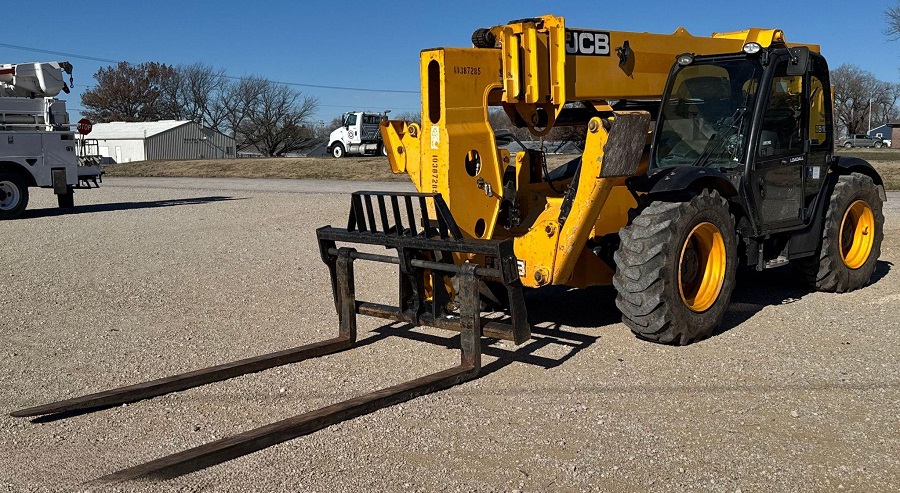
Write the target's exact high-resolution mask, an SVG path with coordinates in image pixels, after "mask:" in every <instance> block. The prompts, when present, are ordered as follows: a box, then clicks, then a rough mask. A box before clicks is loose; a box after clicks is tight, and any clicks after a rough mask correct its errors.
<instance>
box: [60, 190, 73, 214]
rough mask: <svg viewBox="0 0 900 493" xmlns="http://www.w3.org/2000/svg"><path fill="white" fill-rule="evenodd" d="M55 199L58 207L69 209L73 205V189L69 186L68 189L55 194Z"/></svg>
mask: <svg viewBox="0 0 900 493" xmlns="http://www.w3.org/2000/svg"><path fill="white" fill-rule="evenodd" d="M56 201H57V203H58V204H59V208H60V209H71V208H73V207H75V191H74V190H72V187H69V191H68V192H66V193H61V194H59V195H57V196H56Z"/></svg>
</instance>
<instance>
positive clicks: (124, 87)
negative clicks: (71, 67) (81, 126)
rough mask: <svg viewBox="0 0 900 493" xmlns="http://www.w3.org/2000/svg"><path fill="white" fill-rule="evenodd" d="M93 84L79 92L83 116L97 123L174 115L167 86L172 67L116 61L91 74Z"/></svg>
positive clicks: (170, 83)
mask: <svg viewBox="0 0 900 493" xmlns="http://www.w3.org/2000/svg"><path fill="white" fill-rule="evenodd" d="M94 79H95V80H96V81H97V85H96V86H95V87H93V88H91V89H88V90H87V91H85V92H84V93H83V94H82V95H81V104H82V105H83V106H84V107H85V111H84V116H86V117H87V118H90V119H91V120H94V121H97V122H111V121H126V122H140V121H154V120H160V119H168V118H176V117H177V115H175V114H173V109H174V105H173V104H172V101H171V99H170V98H171V87H172V84H173V83H174V80H175V79H176V71H175V69H174V68H173V67H171V66H169V65H165V64H161V63H157V62H147V63H141V64H139V65H133V64H129V63H126V62H119V63H118V64H117V65H116V66H110V67H103V68H100V70H98V71H97V73H95V74H94Z"/></svg>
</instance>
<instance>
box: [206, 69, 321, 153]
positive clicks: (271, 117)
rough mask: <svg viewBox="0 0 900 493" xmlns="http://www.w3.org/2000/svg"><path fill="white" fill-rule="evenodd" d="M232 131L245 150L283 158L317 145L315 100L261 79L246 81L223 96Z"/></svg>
mask: <svg viewBox="0 0 900 493" xmlns="http://www.w3.org/2000/svg"><path fill="white" fill-rule="evenodd" d="M223 96H224V98H223V100H224V103H223V104H224V105H225V106H226V108H227V116H226V119H227V120H228V124H229V127H230V128H231V129H232V131H233V132H234V136H235V140H236V141H237V142H238V145H239V146H240V147H242V148H244V149H246V148H250V147H253V148H256V150H258V151H259V152H260V153H262V154H263V155H265V156H282V155H284V154H287V153H290V152H296V151H300V150H303V149H306V148H309V147H311V146H313V145H314V144H315V143H316V137H315V129H314V126H313V124H311V123H308V122H309V120H310V117H311V116H312V115H313V114H314V113H315V111H316V109H317V107H318V101H317V100H316V98H314V97H310V96H306V95H303V94H302V93H300V92H298V91H296V90H294V89H292V88H290V87H288V86H286V85H283V84H278V83H275V82H272V81H269V80H266V79H262V78H259V77H245V78H242V79H241V80H240V81H238V82H237V83H233V84H230V85H229V87H227V88H226V90H225V91H224V93H223Z"/></svg>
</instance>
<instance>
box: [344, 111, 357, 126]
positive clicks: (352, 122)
mask: <svg viewBox="0 0 900 493" xmlns="http://www.w3.org/2000/svg"><path fill="white" fill-rule="evenodd" d="M345 125H347V126H348V127H352V126H353V125H356V114H352V115H347V123H345Z"/></svg>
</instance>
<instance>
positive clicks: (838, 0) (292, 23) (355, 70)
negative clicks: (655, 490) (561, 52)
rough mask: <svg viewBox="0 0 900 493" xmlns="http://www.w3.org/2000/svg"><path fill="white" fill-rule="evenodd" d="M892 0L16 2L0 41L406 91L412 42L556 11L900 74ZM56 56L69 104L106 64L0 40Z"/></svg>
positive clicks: (413, 80) (892, 77) (6, 53)
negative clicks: (773, 33)
mask: <svg viewBox="0 0 900 493" xmlns="http://www.w3.org/2000/svg"><path fill="white" fill-rule="evenodd" d="M897 2H898V0H862V1H860V2H848V1H846V0H818V1H807V0H793V1H790V0H780V1H773V0H758V1H730V2H719V1H696V2H678V1H673V0H643V1H642V0H631V1H620V2H607V1H597V0H594V1H588V0H582V1H558V2H527V1H518V2H489V1H485V0H482V1H470V0H453V1H449V2H437V1H400V0H396V1H374V2H373V1H366V2H355V1H346V0H345V1H343V2H336V1H328V2H320V1H315V0H310V1H294V2H288V1H277V2H276V1H273V2H264V1H256V2H253V1H246V0H244V1H234V0H222V1H210V0H203V1H191V0H183V1H171V0H157V1H153V2H147V1H142V2H137V1H130V0H118V1H106V0H104V1H92V2H61V3H60V2H58V3H56V4H47V5H53V7H52V8H39V7H37V6H35V5H34V4H32V5H31V6H28V5H26V4H20V5H18V6H15V7H14V8H13V9H12V10H11V11H10V9H7V14H10V15H9V17H10V18H9V19H7V22H5V23H4V26H3V37H2V40H0V43H5V44H12V45H18V46H24V47H28V48H33V49H40V50H50V51H56V52H64V53H68V54H75V55H84V56H88V57H95V58H102V59H112V60H124V61H127V62H131V63H140V62H145V61H157V62H162V63H166V64H173V65H177V64H189V63H194V62H198V61H199V62H205V63H208V64H211V65H213V66H214V67H221V68H224V69H225V70H226V71H227V72H228V74H229V75H232V76H238V77H239V76H243V75H259V76H263V77H266V78H269V79H272V80H278V81H287V82H295V83H301V84H313V85H325V86H345V87H362V88H371V89H394V90H407V91H418V88H419V80H418V79H419V72H418V56H419V51H420V50H422V49H423V48H430V47H435V46H470V43H471V42H470V36H471V34H472V31H473V30H474V29H476V28H479V27H489V26H492V25H497V24H503V23H505V22H507V21H509V20H511V19H517V18H522V17H531V16H536V15H542V14H554V15H560V16H564V17H565V18H566V24H567V25H568V26H573V27H583V28H594V29H608V30H622V31H648V32H658V33H669V32H672V31H674V30H675V29H676V28H677V27H679V26H684V27H685V28H687V29H688V30H689V31H690V32H691V33H693V34H695V35H709V34H710V33H712V32H714V31H732V30H740V29H745V28H747V27H777V28H780V29H783V30H784V31H785V35H786V37H787V39H788V41H798V42H810V43H818V44H820V45H821V46H822V52H823V54H824V55H825V56H826V57H827V58H828V60H829V63H830V65H831V66H832V67H837V66H839V65H841V64H844V63H852V64H856V65H859V66H860V67H862V68H863V69H864V70H868V71H870V72H872V73H874V74H875V75H876V76H877V77H878V78H879V79H881V80H885V81H891V82H897V81H900V72H898V67H900V41H894V42H889V41H888V40H887V39H886V38H885V36H884V35H883V34H882V31H883V30H884V28H885V26H886V23H885V20H884V18H883V15H882V13H883V12H884V10H885V9H886V8H888V7H890V6H892V5H895V4H896V3H897ZM60 59H68V60H69V61H71V62H72V64H73V65H74V66H75V91H74V93H73V94H71V95H69V96H67V97H66V98H65V99H67V100H68V101H69V107H70V109H74V110H75V111H72V113H73V116H76V113H77V110H78V109H79V108H80V107H81V102H80V94H81V91H82V90H83V89H84V88H85V86H89V85H93V83H94V80H93V77H92V75H93V74H94V72H96V71H97V69H98V68H100V67H102V66H106V65H109V63H103V62H98V61H92V60H87V59H83V58H78V57H75V56H62V55H51V54H45V53H40V52H36V51H26V50H21V49H13V48H9V47H5V46H0V63H19V62H27V61H55V60H60ZM298 89H299V90H301V91H302V92H304V93H306V94H309V95H312V96H316V97H317V98H318V99H319V103H320V107H319V113H318V115H317V119H321V120H324V121H326V122H328V121H330V120H331V119H332V118H333V117H335V116H338V115H339V114H340V113H342V112H344V111H348V110H350V109H353V108H358V109H369V110H384V109H392V110H393V111H394V113H395V114H396V113H401V112H404V111H418V109H419V96H418V94H397V93H382V92H362V91H341V90H333V89H316V88H305V87H299V88H298Z"/></svg>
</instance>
